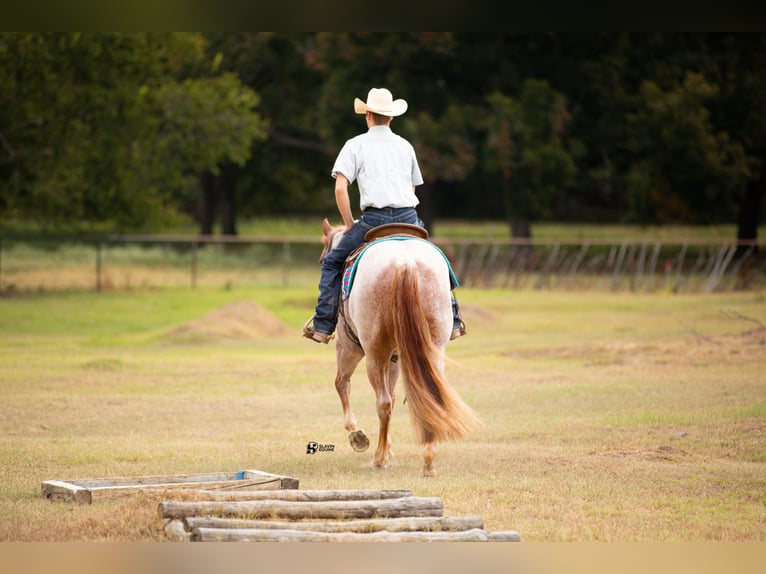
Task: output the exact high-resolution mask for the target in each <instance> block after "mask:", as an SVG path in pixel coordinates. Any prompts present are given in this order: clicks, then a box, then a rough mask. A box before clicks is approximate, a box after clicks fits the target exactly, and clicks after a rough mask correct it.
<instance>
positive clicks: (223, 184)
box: [216, 166, 237, 235]
mask: <svg viewBox="0 0 766 574" xmlns="http://www.w3.org/2000/svg"><path fill="white" fill-rule="evenodd" d="M216 179H217V182H218V185H217V188H218V195H219V205H220V207H221V235H237V200H236V195H237V194H236V186H237V177H236V171H235V168H234V167H233V166H226V167H224V168H222V169H221V173H220V175H219V176H218V177H217V178H216Z"/></svg>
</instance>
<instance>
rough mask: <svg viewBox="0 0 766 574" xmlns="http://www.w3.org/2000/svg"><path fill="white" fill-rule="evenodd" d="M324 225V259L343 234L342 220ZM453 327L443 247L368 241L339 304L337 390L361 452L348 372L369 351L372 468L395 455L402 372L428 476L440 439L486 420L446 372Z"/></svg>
mask: <svg viewBox="0 0 766 574" xmlns="http://www.w3.org/2000/svg"><path fill="white" fill-rule="evenodd" d="M322 229H323V238H322V240H323V243H324V248H323V251H322V256H321V257H320V260H321V259H322V258H324V256H325V255H326V254H327V253H328V252H329V251H330V250H331V249H332V248H333V247H334V246H335V245H337V244H338V242H339V241H340V239H341V238H342V236H343V227H342V226H337V227H333V226H331V225H330V223H329V222H328V221H327V219H325V220H324V221H323V222H322ZM451 331H452V311H451V283H450V269H449V267H448V264H447V262H446V259H445V257H444V255H443V254H442V253H441V251H439V250H438V248H437V247H436V246H435V245H434V244H432V243H430V242H428V241H424V240H417V239H415V240H396V241H391V240H380V241H373V242H371V243H368V244H367V246H366V249H365V251H364V255H363V256H362V257H361V258H360V259H359V261H358V263H357V266H356V269H355V272H354V280H353V287H352V288H351V291H350V293H349V295H348V297H347V298H345V299H344V300H343V301H341V303H340V309H339V313H338V325H337V328H336V333H337V335H336V355H337V357H336V358H337V373H336V376H335V389H336V390H337V392H338V396H339V397H340V401H341V406H342V407H343V420H344V427H345V428H346V430H347V431H348V432H349V437H348V438H349V443H350V444H351V447H352V448H353V449H354V450H355V451H357V452H363V451H365V450H367V448H368V447H369V446H370V441H369V438H368V437H367V435H366V434H365V432H364V430H362V429H361V428H360V427H359V424H358V421H357V418H356V416H355V415H354V413H353V411H352V410H351V405H350V402H349V395H350V389H351V376H352V374H353V373H354V370H355V369H356V367H357V365H358V364H359V362H360V361H361V360H362V358H363V357H365V356H366V368H367V378H368V379H369V382H370V384H371V385H372V388H373V389H374V391H375V398H376V406H377V414H378V420H379V432H378V444H377V448H376V449H375V454H374V458H373V461H372V466H373V468H385V467H386V466H387V465H388V462H389V460H390V459H391V457H392V454H393V453H392V451H391V439H390V435H389V424H390V421H391V414H392V412H393V408H394V403H395V387H396V383H397V379H398V377H399V374H400V372H401V373H402V375H403V377H402V378H403V380H404V389H405V404H407V405H408V408H409V412H410V420H411V422H412V427H413V431H414V433H415V436H416V438H417V440H418V442H419V443H420V444H421V446H422V453H423V476H434V475H435V474H436V471H435V470H434V465H433V461H434V457H435V447H434V444H435V443H437V442H440V441H445V440H455V439H459V438H461V437H463V436H465V435H466V434H468V433H469V432H470V431H471V430H473V429H474V428H476V427H477V426H479V425H480V424H481V423H480V422H479V419H478V418H477V416H476V414H475V413H474V412H473V410H472V409H471V408H470V407H469V406H468V405H467V404H466V403H465V402H464V401H463V400H462V399H461V398H460V396H459V395H458V394H457V392H456V391H455V390H454V389H453V388H452V386H450V384H449V383H448V382H447V379H446V377H445V373H444V359H445V349H446V346H447V342H448V341H449V338H450V334H451Z"/></svg>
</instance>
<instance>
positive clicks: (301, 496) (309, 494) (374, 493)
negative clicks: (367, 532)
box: [190, 489, 413, 502]
mask: <svg viewBox="0 0 766 574" xmlns="http://www.w3.org/2000/svg"><path fill="white" fill-rule="evenodd" d="M190 494H195V495H199V496H200V497H204V498H205V499H207V500H214V501H220V500H230V501H237V500H289V501H296V502H322V501H328V500H385V499H392V498H403V497H405V496H413V493H412V491H411V490H375V489H368V490H364V489H363V490H248V491H228V490H227V491H218V490H204V489H203V490H195V491H191V492H190Z"/></svg>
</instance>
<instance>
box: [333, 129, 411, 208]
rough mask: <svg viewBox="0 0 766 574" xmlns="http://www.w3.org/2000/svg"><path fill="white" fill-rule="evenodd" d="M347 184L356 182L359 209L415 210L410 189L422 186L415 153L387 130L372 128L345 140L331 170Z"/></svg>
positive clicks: (334, 175) (406, 142)
mask: <svg viewBox="0 0 766 574" xmlns="http://www.w3.org/2000/svg"><path fill="white" fill-rule="evenodd" d="M339 173H342V174H343V175H344V176H345V177H346V179H348V182H349V183H353V182H354V181H355V180H358V182H357V183H358V185H359V196H360V199H359V207H360V208H361V209H362V211H364V210H365V209H366V208H368V207H379V208H382V207H415V206H416V205H417V204H418V203H419V201H418V198H417V196H416V195H415V192H414V189H413V188H414V186H417V185H421V184H422V183H423V176H422V175H421V173H420V167H419V166H418V160H417V158H416V157H415V149H414V148H413V147H412V144H410V142H408V141H407V140H406V139H404V138H403V137H401V136H398V135H396V134H395V133H394V132H392V131H391V128H389V127H388V126H372V127H371V128H370V129H369V130H368V131H367V132H366V133H363V134H360V135H358V136H356V137H354V138H351V139H350V140H348V141H347V142H346V143H345V144H344V145H343V148H342V149H341V150H340V153H339V154H338V158H337V159H336V160H335V165H333V168H332V176H333V178H335V177H337V176H338V174H339Z"/></svg>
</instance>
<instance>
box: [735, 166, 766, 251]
mask: <svg viewBox="0 0 766 574" xmlns="http://www.w3.org/2000/svg"><path fill="white" fill-rule="evenodd" d="M764 184H766V174H764V173H761V176H760V177H759V178H758V179H756V180H753V181H751V182H750V183H749V184H748V185H747V189H746V190H745V195H744V197H743V198H742V203H740V205H739V216H738V218H737V239H738V240H740V241H754V240H756V239H758V223H759V222H760V215H761V198H762V197H763V189H764ZM748 247H749V246H747V245H740V246H739V247H738V254H739V253H743V252H745V251H747V249H748ZM757 249H758V246H755V250H757Z"/></svg>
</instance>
